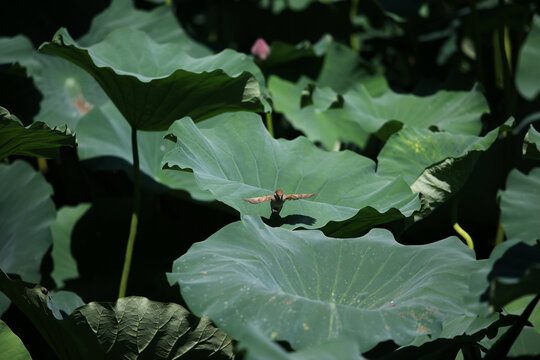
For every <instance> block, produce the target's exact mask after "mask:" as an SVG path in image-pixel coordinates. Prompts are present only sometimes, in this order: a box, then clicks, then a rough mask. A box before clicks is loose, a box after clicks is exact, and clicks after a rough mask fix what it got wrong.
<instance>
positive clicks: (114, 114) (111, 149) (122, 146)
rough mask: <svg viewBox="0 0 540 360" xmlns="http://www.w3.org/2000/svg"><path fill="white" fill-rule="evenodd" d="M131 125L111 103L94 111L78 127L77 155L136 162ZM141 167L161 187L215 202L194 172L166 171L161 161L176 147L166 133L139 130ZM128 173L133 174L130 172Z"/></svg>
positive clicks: (81, 157)
mask: <svg viewBox="0 0 540 360" xmlns="http://www.w3.org/2000/svg"><path fill="white" fill-rule="evenodd" d="M129 133H130V128H129V124H128V123H127V122H126V121H125V120H124V117H123V116H122V114H121V113H120V112H119V111H118V109H117V108H116V107H115V106H114V104H113V103H112V102H110V101H108V102H106V103H105V104H104V105H102V106H100V107H99V108H94V109H92V110H91V111H90V112H89V113H88V114H86V116H85V117H83V118H82V119H81V121H80V122H79V125H78V126H77V135H78V136H79V147H78V153H79V158H80V159H81V160H87V159H92V158H97V157H103V156H113V157H117V158H121V159H123V160H125V161H126V162H127V164H130V165H131V164H132V163H133V155H132V151H131V137H130V136H128V135H127V134H129ZM137 136H138V139H137V141H138V147H139V161H140V163H139V165H140V169H141V171H142V173H143V174H146V175H148V176H149V177H150V178H152V179H153V180H154V181H156V182H157V183H159V184H163V185H165V186H167V187H169V188H171V189H176V190H185V191H187V192H189V194H190V195H191V197H192V198H194V199H196V200H200V201H212V200H214V197H213V196H212V195H211V194H210V193H209V192H208V191H204V190H202V189H201V188H200V187H199V186H198V185H197V183H196V182H195V177H194V176H193V173H191V172H188V171H174V170H164V169H162V168H161V159H162V157H163V155H164V154H165V152H166V151H168V150H170V149H172V148H173V147H174V144H173V143H171V141H168V140H165V139H163V137H164V136H165V132H148V131H139V132H138V134H137ZM128 173H130V172H129V171H128Z"/></svg>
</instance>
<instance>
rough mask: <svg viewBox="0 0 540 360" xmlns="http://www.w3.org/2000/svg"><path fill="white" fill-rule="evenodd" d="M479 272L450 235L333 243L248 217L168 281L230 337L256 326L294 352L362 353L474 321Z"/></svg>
mask: <svg viewBox="0 0 540 360" xmlns="http://www.w3.org/2000/svg"><path fill="white" fill-rule="evenodd" d="M481 266H483V262H478V261H476V260H475V257H474V254H473V252H472V251H471V250H470V249H468V248H467V247H466V246H465V245H464V244H463V243H461V241H460V240H459V239H457V238H455V237H454V238H448V239H446V240H442V241H439V242H437V243H433V244H429V245H423V246H403V245H400V244H398V243H397V242H396V241H395V240H394V238H393V236H392V235H391V233H390V232H389V231H387V230H382V229H374V230H371V231H370V232H369V233H368V234H367V235H365V236H364V237H361V238H355V239H336V238H327V237H325V236H324V235H323V234H322V233H321V232H319V231H316V230H306V231H290V230H286V229H281V228H272V227H268V226H266V225H265V224H263V222H262V221H261V220H260V219H258V218H256V217H249V216H248V217H244V218H243V221H241V222H236V223H233V224H230V225H228V226H226V227H225V228H223V229H221V230H220V231H218V232H217V233H216V234H214V235H212V236H211V237H210V238H208V239H207V240H205V241H203V242H200V243H196V244H195V245H193V246H192V247H191V249H190V250H189V251H188V252H187V253H186V254H185V255H183V256H182V257H180V258H179V259H178V260H176V261H175V262H174V264H173V269H172V272H171V273H169V274H168V275H167V276H168V279H169V281H170V282H171V284H175V283H179V284H180V288H181V291H182V296H183V298H184V299H185V300H186V303H187V304H188V306H189V307H190V309H191V310H192V311H193V312H194V313H195V314H199V315H203V314H204V315H207V316H209V317H210V318H211V319H212V320H214V321H215V322H216V324H217V325H218V326H220V327H221V328H223V329H224V330H225V331H227V332H228V333H229V334H231V336H233V337H240V339H241V336H242V334H243V331H244V326H245V325H246V323H252V324H253V325H254V326H256V327H258V328H260V329H261V330H262V331H263V332H264V334H265V335H266V336H270V337H271V338H273V339H276V340H286V341H288V342H289V343H290V344H291V345H292V346H293V348H295V349H302V348H306V347H308V346H312V345H316V344H320V343H321V342H323V341H326V340H328V339H332V338H339V337H347V338H351V339H355V340H356V341H357V343H358V345H359V348H360V350H361V351H362V352H363V351H367V350H369V349H370V348H372V347H373V346H375V345H376V344H377V343H379V342H381V341H385V340H389V339H392V340H393V341H394V342H396V343H397V344H398V345H406V344H409V343H411V342H412V341H413V340H414V339H415V338H417V337H424V338H425V339H426V340H427V337H426V335H427V334H430V337H431V338H432V339H434V338H437V337H438V336H439V334H440V333H441V327H442V324H443V321H444V320H445V319H450V318H455V317H461V316H471V317H473V318H474V317H475V315H473V314H472V313H469V312H468V311H467V310H466V306H465V294H467V293H468V291H469V281H468V279H469V277H470V274H471V272H475V271H476V270H477V269H479V268H480V267H481ZM261 304H264V306H261ZM466 327H467V328H468V327H469V323H467V324H466ZM465 330H466V329H465V328H459V327H456V328H455V330H454V331H455V333H454V334H453V335H454V336H455V335H458V334H462V333H463V331H465ZM447 335H448V334H447ZM450 336H452V334H450Z"/></svg>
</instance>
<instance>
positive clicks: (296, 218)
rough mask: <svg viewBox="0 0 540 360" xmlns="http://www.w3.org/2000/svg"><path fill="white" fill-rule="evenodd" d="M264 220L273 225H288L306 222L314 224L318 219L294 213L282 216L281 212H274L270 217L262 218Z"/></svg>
mask: <svg viewBox="0 0 540 360" xmlns="http://www.w3.org/2000/svg"><path fill="white" fill-rule="evenodd" d="M262 221H263V222H264V223H265V224H266V225H268V226H271V227H280V226H281V225H284V224H287V225H298V224H304V225H313V224H315V222H316V221H317V219H315V218H313V217H311V216H307V215H300V214H293V215H287V216H285V217H281V216H280V215H279V214H276V213H272V215H270V218H269V219H267V218H264V217H263V218H262Z"/></svg>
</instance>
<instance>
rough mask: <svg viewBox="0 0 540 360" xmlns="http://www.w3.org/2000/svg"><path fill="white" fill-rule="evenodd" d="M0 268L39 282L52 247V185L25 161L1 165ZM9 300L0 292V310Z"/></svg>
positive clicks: (2, 309) (54, 211) (3, 309)
mask: <svg viewBox="0 0 540 360" xmlns="http://www.w3.org/2000/svg"><path fill="white" fill-rule="evenodd" d="M0 184H2V192H1V193H0V229H2V230H1V231H0V269H2V270H3V271H5V272H7V273H11V274H16V275H18V276H20V277H21V278H22V279H24V280H28V281H35V282H37V281H39V280H40V278H41V274H40V266H41V259H42V258H43V255H45V252H46V251H47V249H48V248H49V247H50V246H51V243H52V240H51V233H50V230H49V226H50V224H51V223H52V222H53V221H54V217H55V215H56V210H55V207H54V203H53V201H52V200H51V198H50V196H51V195H52V192H53V191H52V187H51V186H50V185H49V184H48V183H47V182H46V181H45V179H44V178H43V176H42V175H41V174H40V173H39V172H36V171H35V170H34V169H32V167H31V166H30V165H29V164H28V163H26V162H24V161H20V160H18V161H15V162H14V163H12V164H10V165H7V164H0ZM8 306H9V301H8V300H7V299H6V298H5V296H3V295H2V294H0V313H3V312H4V311H5V310H6V309H7V307H8Z"/></svg>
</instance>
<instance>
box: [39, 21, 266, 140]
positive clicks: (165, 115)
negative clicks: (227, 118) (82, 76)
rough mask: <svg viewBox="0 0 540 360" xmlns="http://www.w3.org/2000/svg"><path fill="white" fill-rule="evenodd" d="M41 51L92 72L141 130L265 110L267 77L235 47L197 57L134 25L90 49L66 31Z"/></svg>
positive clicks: (134, 125)
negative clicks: (188, 119) (263, 86)
mask: <svg viewBox="0 0 540 360" xmlns="http://www.w3.org/2000/svg"><path fill="white" fill-rule="evenodd" d="M40 50H41V51H43V52H47V53H50V54H55V55H58V56H60V57H63V58H64V59H67V60H69V61H71V62H73V63H74V64H76V65H78V66H80V67H82V68H83V69H84V70H86V71H87V72H89V73H90V74H91V75H92V76H93V77H94V78H95V79H96V81H97V82H98V83H99V84H100V85H101V87H102V88H103V90H104V91H105V93H107V95H108V96H109V98H110V99H111V100H112V101H113V102H114V104H115V105H116V106H117V107H118V109H119V110H120V112H121V113H122V114H123V115H124V117H125V118H126V119H127V120H128V122H129V123H130V124H131V125H132V126H133V127H135V128H136V129H139V130H165V129H167V128H168V126H169V125H170V124H171V123H172V122H173V121H174V120H176V119H178V118H181V117H183V116H191V117H192V118H193V119H196V120H202V119H204V118H208V117H210V116H213V115H215V114H219V113H222V112H226V111H238V110H251V111H257V110H263V106H262V104H261V91H260V86H259V82H260V83H261V84H262V83H264V79H262V75H261V74H260V71H259V70H258V68H257V66H256V65H255V64H254V63H253V61H252V60H250V59H249V58H248V57H247V56H246V55H244V54H240V53H237V52H235V51H233V50H225V51H223V52H221V53H219V54H217V55H212V56H207V57H204V58H193V57H191V56H190V55H188V54H186V53H185V52H184V51H182V46H181V45H179V44H175V43H168V44H158V43H156V42H154V41H153V40H152V39H151V38H150V37H148V36H147V35H146V34H145V33H144V32H142V31H138V30H131V29H128V28H121V29H117V30H114V31H113V32H111V33H110V34H109V35H107V37H106V38H105V39H104V40H103V41H102V42H100V43H97V44H94V45H92V46H90V47H82V46H79V45H78V44H77V43H76V42H75V41H74V40H73V39H72V38H71V36H70V35H69V34H68V33H67V31H66V30H65V29H60V30H59V31H58V32H57V33H56V34H55V36H54V38H53V41H51V42H49V43H45V44H43V45H42V46H41V47H40ZM255 77H258V80H257V79H255ZM124 89H131V91H129V92H126V91H124Z"/></svg>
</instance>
